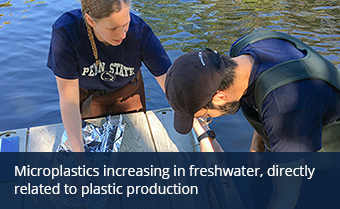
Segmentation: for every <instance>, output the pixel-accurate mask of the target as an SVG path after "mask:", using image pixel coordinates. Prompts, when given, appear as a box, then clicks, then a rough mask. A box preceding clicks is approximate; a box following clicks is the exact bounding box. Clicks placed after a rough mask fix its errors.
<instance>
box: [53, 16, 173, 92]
mask: <svg viewBox="0 0 340 209" xmlns="http://www.w3.org/2000/svg"><path fill="white" fill-rule="evenodd" d="M130 15H131V22H130V25H129V30H128V32H127V34H126V38H125V39H124V40H123V42H122V43H121V44H120V45H119V46H111V45H109V46H106V45H105V44H103V43H102V42H100V41H99V40H98V39H97V38H96V36H95V35H94V38H95V43H96V46H97V50H98V56H99V59H100V60H101V62H102V63H101V64H100V65H99V67H97V66H96V64H95V58H94V56H93V53H92V48H91V45H90V41H89V38H88V34H87V29H86V24H85V21H84V18H83V14H82V13H81V10H80V9H76V10H72V11H70V12H66V13H64V14H63V15H61V16H60V17H59V18H58V19H57V20H56V22H55V23H54V24H53V26H52V28H53V31H52V38H51V45H50V52H49V57H48V63H47V66H48V67H49V68H51V69H52V71H53V72H54V74H55V75H56V76H58V77H61V78H65V79H77V78H78V79H79V86H80V87H81V88H84V89H118V88H121V87H123V86H124V85H125V84H127V83H128V82H130V81H131V80H132V79H133V78H134V77H135V76H136V75H137V73H138V71H139V70H140V67H141V66H142V62H143V63H144V64H145V66H146V67H147V68H148V69H149V71H150V72H151V73H152V74H153V75H154V76H160V75H163V74H165V73H166V72H167V70H168V68H169V67H170V65H171V61H170V59H169V57H168V55H167V54H166V52H165V50H164V48H163V46H162V45H161V43H160V41H159V40H158V38H157V37H156V36H155V34H154V33H153V32H152V30H151V28H150V27H149V26H148V25H147V24H146V23H145V22H144V21H143V20H142V19H141V18H139V17H138V16H136V15H134V14H132V13H130Z"/></svg>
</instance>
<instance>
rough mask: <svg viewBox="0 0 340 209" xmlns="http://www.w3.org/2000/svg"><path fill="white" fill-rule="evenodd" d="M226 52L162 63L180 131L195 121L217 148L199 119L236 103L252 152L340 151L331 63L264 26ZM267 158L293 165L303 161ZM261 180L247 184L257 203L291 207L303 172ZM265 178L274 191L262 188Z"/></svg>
mask: <svg viewBox="0 0 340 209" xmlns="http://www.w3.org/2000/svg"><path fill="white" fill-rule="evenodd" d="M230 56H231V57H226V56H221V55H219V54H218V53H217V52H213V51H212V50H209V49H206V50H200V51H194V52H191V53H188V54H185V55H183V56H181V57H179V58H178V59H177V60H176V61H175V62H174V63H173V65H172V66H171V67H170V69H169V70H168V73H167V77H166V82H165V90H166V96H167V99H168V101H169V103H170V105H171V106H172V108H173V109H174V111H175V116H174V126H175V129H176V130H177V131H178V132H179V133H182V134H185V133H188V132H189V131H190V130H191V128H192V124H193V123H194V129H195V131H196V132H197V134H198V135H199V137H198V141H201V143H202V142H204V144H205V146H209V145H210V146H212V148H213V149H216V148H219V147H218V146H214V145H216V144H218V143H216V140H215V134H214V132H213V131H212V130H209V128H208V126H205V124H207V121H211V119H210V120H209V119H208V118H213V117H219V116H222V115H226V114H234V113H236V112H237V111H238V109H239V108H241V109H242V112H243V113H244V115H245V117H246V118H247V120H248V121H249V123H250V124H251V125H252V126H253V127H254V129H255V131H254V134H253V140H252V143H251V146H250V151H251V152H263V151H271V152H316V151H340V71H339V69H338V68H337V67H335V66H334V65H333V64H332V63H330V62H329V61H327V60H326V59H325V58H324V57H322V56H321V55H320V54H318V53H317V52H316V51H315V50H313V49H312V48H311V47H309V46H307V45H306V44H304V43H303V42H301V41H299V40H298V39H296V38H294V37H292V36H289V35H287V34H283V33H279V32H270V31H267V32H256V33H252V34H250V35H247V36H245V37H242V38H240V39H239V40H237V41H236V42H235V43H234V44H233V45H232V47H231V50H230ZM194 118H198V119H199V121H201V123H202V124H203V126H200V125H199V124H198V123H197V120H196V119H194ZM202 127H204V131H205V132H204V131H202ZM209 141H210V142H211V143H210V144H209V143H208V142H209ZM205 146H203V148H204V147H205ZM204 150H207V148H204ZM201 151H202V144H201ZM252 160H254V159H252ZM255 163H256V162H255ZM271 163H272V164H274V163H275V164H276V165H278V166H279V167H281V166H283V167H290V168H298V167H299V166H301V165H304V163H305V160H304V159H303V158H298V159H294V158H293V159H292V160H289V161H285V162H284V163H282V162H280V163H277V161H275V162H274V161H272V162H271ZM253 165H254V164H253ZM257 165H258V164H257ZM257 165H255V166H256V167H257ZM259 179H260V184H258V186H256V187H254V188H252V189H255V188H256V189H255V190H254V192H253V194H254V195H255V196H254V201H255V200H256V199H257V201H255V202H256V203H255V204H256V207H258V208H295V205H296V204H297V201H298V199H299V195H300V192H299V191H300V185H301V182H302V177H295V178H293V179H292V178H289V177H288V178H286V177H285V176H282V177H281V176H277V177H276V176H274V177H273V179H272V180H269V181H267V180H265V181H263V178H262V180H261V178H259ZM271 183H273V189H274V190H273V191H270V190H269V191H268V190H267V191H265V192H263V191H261V190H262V189H264V188H265V187H266V186H267V185H269V184H271ZM323 186H324V185H323ZM265 190H266V189H265ZM259 191H260V192H259ZM313 191H315V190H313ZM307 196H308V195H307ZM259 197H265V198H267V197H269V199H268V198H267V199H266V201H263V200H261V199H259ZM309 204H312V202H309Z"/></svg>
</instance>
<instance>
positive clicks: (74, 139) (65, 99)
mask: <svg viewBox="0 0 340 209" xmlns="http://www.w3.org/2000/svg"><path fill="white" fill-rule="evenodd" d="M56 80H57V86H58V91H59V102H60V112H61V117H62V120H63V124H64V127H65V130H66V133H67V137H68V139H69V140H70V144H71V147H72V151H74V152H84V143H83V138H82V130H81V114H80V108H79V81H78V79H63V78H60V77H58V76H56Z"/></svg>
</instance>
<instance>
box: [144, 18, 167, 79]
mask: <svg viewBox="0 0 340 209" xmlns="http://www.w3.org/2000/svg"><path fill="white" fill-rule="evenodd" d="M143 36H144V37H145V38H144V39H143V43H142V47H141V51H142V61H143V63H144V64H145V66H146V67H147V68H148V69H149V71H150V72H151V73H152V74H153V75H154V76H161V75H163V74H165V73H166V72H167V71H168V68H169V67H170V66H171V61H170V58H169V56H168V55H167V53H166V52H165V50H164V48H163V46H162V44H161V42H160V41H159V40H158V38H157V37H156V35H155V34H154V33H153V32H152V30H151V28H150V27H149V26H148V25H146V24H145V26H144V27H143Z"/></svg>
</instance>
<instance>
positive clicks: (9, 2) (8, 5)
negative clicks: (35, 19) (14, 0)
mask: <svg viewBox="0 0 340 209" xmlns="http://www.w3.org/2000/svg"><path fill="white" fill-rule="evenodd" d="M10 6H12V4H11V1H8V2H6V3H2V4H0V8H2V7H10Z"/></svg>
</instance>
